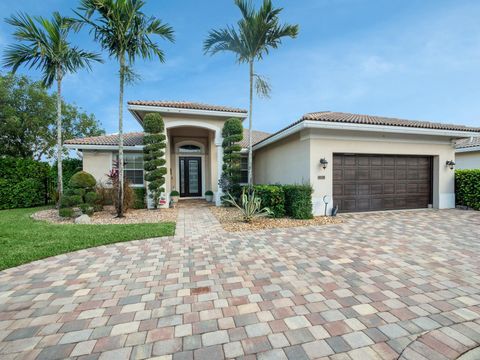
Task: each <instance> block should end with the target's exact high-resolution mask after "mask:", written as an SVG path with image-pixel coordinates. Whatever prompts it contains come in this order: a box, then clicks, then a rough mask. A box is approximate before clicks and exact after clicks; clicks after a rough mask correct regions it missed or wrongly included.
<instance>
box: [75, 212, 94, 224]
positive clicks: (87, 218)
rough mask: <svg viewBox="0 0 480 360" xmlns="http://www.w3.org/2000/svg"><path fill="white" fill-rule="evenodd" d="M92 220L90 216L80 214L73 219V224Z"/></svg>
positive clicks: (86, 222)
mask: <svg viewBox="0 0 480 360" xmlns="http://www.w3.org/2000/svg"><path fill="white" fill-rule="evenodd" d="M91 223H92V221H91V220H90V216H88V215H85V214H84V215H80V216H79V217H77V218H76V219H75V224H91Z"/></svg>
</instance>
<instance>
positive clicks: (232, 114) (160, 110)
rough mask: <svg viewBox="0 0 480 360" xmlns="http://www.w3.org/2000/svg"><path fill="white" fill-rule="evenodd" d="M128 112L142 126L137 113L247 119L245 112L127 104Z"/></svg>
mask: <svg viewBox="0 0 480 360" xmlns="http://www.w3.org/2000/svg"><path fill="white" fill-rule="evenodd" d="M127 109H128V111H130V113H131V114H132V115H133V117H134V118H135V119H136V120H137V121H138V122H139V123H140V125H142V126H143V121H142V118H141V117H140V115H139V114H138V113H137V111H148V112H158V113H165V114H181V115H197V116H213V117H224V118H225V117H227V118H228V117H238V118H240V119H241V120H242V121H243V120H244V119H245V118H246V117H247V113H245V112H235V111H220V110H198V109H183V108H173V107H163V106H154V105H133V104H129V105H128V107H127Z"/></svg>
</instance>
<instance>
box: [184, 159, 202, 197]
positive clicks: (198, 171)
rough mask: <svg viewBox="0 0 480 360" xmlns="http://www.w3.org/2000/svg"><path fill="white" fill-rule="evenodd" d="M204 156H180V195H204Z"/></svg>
mask: <svg viewBox="0 0 480 360" xmlns="http://www.w3.org/2000/svg"><path fill="white" fill-rule="evenodd" d="M201 160H202V158H200V157H190V156H181V157H180V164H179V166H180V197H195V196H202V161H201Z"/></svg>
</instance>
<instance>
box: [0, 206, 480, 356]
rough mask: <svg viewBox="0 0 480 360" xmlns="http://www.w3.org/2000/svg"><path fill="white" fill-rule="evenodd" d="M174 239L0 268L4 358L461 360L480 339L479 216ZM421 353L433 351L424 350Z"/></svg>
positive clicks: (424, 214) (209, 223) (201, 217)
mask: <svg viewBox="0 0 480 360" xmlns="http://www.w3.org/2000/svg"><path fill="white" fill-rule="evenodd" d="M344 218H345V223H343V224H340V225H331V226H324V227H317V228H313V227H312V228H294V229H276V230H270V231H260V232H255V233H243V234H229V233H225V232H223V231H222V230H221V228H220V226H219V224H218V223H217V222H216V221H215V219H214V217H213V216H212V214H211V213H210V211H209V210H208V208H199V209H196V210H195V211H191V210H190V209H188V208H187V209H185V208H182V209H180V215H179V221H178V224H177V235H176V236H175V237H173V238H161V239H151V240H145V241H133V242H129V243H120V244H115V245H109V246H102V247H99V248H95V249H90V250H82V251H79V252H76V253H71V254H67V255H62V256H57V257H54V258H50V259H46V260H44V261H38V262H35V263H32V264H27V265H24V266H20V267H18V268H14V269H10V270H6V271H3V272H0V358H2V359H10V358H30V359H35V358H36V359H59V358H67V357H71V358H79V359H96V358H100V359H128V358H131V359H144V358H149V357H159V358H160V359H172V358H173V359H193V358H194V359H208V360H213V359H221V358H223V357H226V358H236V357H242V356H245V357H247V358H255V357H258V358H260V359H286V358H288V359H304V358H305V359H306V358H323V357H325V358H329V359H397V358H398V357H399V356H402V358H403V359H425V358H427V359H449V358H455V357H457V356H458V355H459V354H461V353H463V352H465V351H467V350H468V349H470V348H472V347H474V346H475V345H476V344H478V343H480V320H479V318H480V260H479V259H480V239H479V237H480V235H479V234H480V213H479V212H466V211H459V210H445V211H434V210H431V211H408V212H392V213H382V214H375V215H371V214H363V215H362V214H358V215H354V216H345V217H344ZM421 354H422V355H421Z"/></svg>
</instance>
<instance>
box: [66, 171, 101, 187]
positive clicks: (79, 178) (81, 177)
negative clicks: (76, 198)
mask: <svg viewBox="0 0 480 360" xmlns="http://www.w3.org/2000/svg"><path fill="white" fill-rule="evenodd" d="M96 183H97V180H95V178H94V177H93V175H92V174H89V173H87V172H86V171H79V172H77V173H75V174H74V175H73V176H72V177H71V178H70V181H69V182H68V186H69V187H71V188H74V189H77V188H80V189H85V190H87V189H91V190H92V189H93V188H95V184H96Z"/></svg>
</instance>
